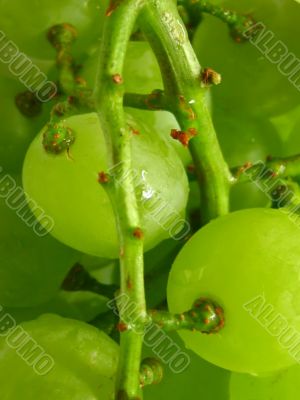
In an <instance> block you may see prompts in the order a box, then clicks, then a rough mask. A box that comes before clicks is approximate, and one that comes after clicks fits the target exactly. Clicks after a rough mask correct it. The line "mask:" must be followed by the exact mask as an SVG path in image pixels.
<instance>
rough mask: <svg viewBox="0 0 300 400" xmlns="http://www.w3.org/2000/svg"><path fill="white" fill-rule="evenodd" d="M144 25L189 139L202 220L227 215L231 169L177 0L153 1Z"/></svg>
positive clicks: (150, 1) (173, 108)
mask: <svg viewBox="0 0 300 400" xmlns="http://www.w3.org/2000/svg"><path fill="white" fill-rule="evenodd" d="M140 25H141V27H142V28H143V29H144V32H145V35H146V37H147V38H148V40H149V42H150V44H151V46H152V48H153V50H154V52H155V53H156V56H157V59H158V62H159V64H160V67H161V71H162V75H163V80H164V85H165V95H166V97H167V98H168V102H169V104H170V108H171V109H172V111H173V113H174V115H175V116H176V118H177V120H178V122H179V124H180V126H181V129H182V131H183V132H185V133H186V135H190V136H195V137H193V138H192V139H191V140H190V141H189V149H190V152H191V155H192V157H193V161H194V164H195V167H196V172H197V176H198V182H199V185H200V187H201V194H202V201H201V205H202V206H201V207H202V219H203V222H208V221H209V220H210V219H212V218H216V217H218V216H219V215H224V214H226V213H227V212H228V208H229V205H228V203H229V200H228V198H229V186H230V181H231V174H230V171H229V169H228V166H227V164H226V162H225V161H224V158H223V155H222V152H221V149H220V146H219V143H218V141H217V136H216V133H215V130H214V126H213V123H212V120H211V116H210V114H209V111H208V108H207V106H206V90H207V88H206V87H204V86H205V85H203V84H202V82H201V76H202V74H201V72H202V70H201V67H200V65H199V62H198V60H197V57H196V55H195V53H194V51H193V48H192V46H191V44H190V42H189V40H188V36H187V32H186V30H185V27H184V25H183V23H182V22H181V19H180V16H179V14H178V11H177V8H176V4H175V3H174V1H173V0H164V1H157V0H149V1H148V2H147V5H146V6H145V7H144V10H143V13H142V20H141V24H140Z"/></svg>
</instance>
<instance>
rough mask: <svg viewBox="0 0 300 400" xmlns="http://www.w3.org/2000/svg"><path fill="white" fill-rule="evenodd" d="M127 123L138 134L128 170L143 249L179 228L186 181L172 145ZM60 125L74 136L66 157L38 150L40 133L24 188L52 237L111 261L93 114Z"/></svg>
mask: <svg viewBox="0 0 300 400" xmlns="http://www.w3.org/2000/svg"><path fill="white" fill-rule="evenodd" d="M127 121H128V125H129V126H130V127H131V128H132V129H134V130H138V131H139V132H140V134H138V135H137V134H133V135H132V146H133V148H132V149H133V152H132V153H133V171H134V174H135V178H136V179H135V181H134V184H135V187H136V191H137V196H138V198H139V202H140V207H141V212H142V227H143V231H144V234H145V248H146V250H147V249H150V248H152V247H154V246H155V245H156V244H157V243H159V242H160V241H162V240H163V239H165V238H168V237H169V236H170V235H174V234H175V231H176V232H177V231H179V230H180V228H181V226H182V224H183V222H184V221H183V218H184V211H185V206H186V202H187V195H188V183H187V178H186V174H185V171H184V168H183V166H182V164H181V162H180V160H179V158H178V157H177V155H176V153H175V151H174V150H173V149H172V147H171V146H168V144H167V143H166V142H165V141H164V140H163V139H162V138H159V137H158V135H157V134H156V132H153V131H150V130H148V128H147V127H146V126H145V125H141V124H139V125H137V124H136V122H135V121H134V120H133V119H131V117H129V116H128V119H127ZM64 124H65V126H66V127H68V128H69V129H71V130H72V131H73V132H74V135H75V143H74V144H73V145H72V146H71V148H70V150H69V153H70V154H69V156H68V154H67V152H63V153H61V154H57V155H54V154H50V153H47V152H46V151H45V150H44V149H43V146H42V141H43V134H44V133H45V131H44V132H43V131H42V132H41V133H40V134H39V135H38V136H37V138H36V139H35V140H34V141H33V143H32V145H31V146H30V148H29V151H28V153H27V156H26V159H25V163H24V169H23V183H24V187H25V190H26V192H27V193H28V194H29V195H30V196H31V197H32V198H34V199H35V200H36V201H37V202H38V203H39V204H40V205H41V206H42V207H43V209H44V210H45V212H46V213H47V214H48V215H50V216H51V217H52V218H53V220H54V221H55V225H54V228H53V230H52V231H51V233H52V234H53V235H54V236H55V237H56V238H57V239H59V240H61V241H62V242H64V243H66V244H68V245H69V246H71V247H74V248H75V249H78V250H80V251H82V252H84V253H87V254H91V255H95V256H99V257H104V258H106V257H107V258H117V257H118V245H117V243H118V241H117V232H116V227H115V222H114V214H113V210H112V207H111V204H110V200H109V197H108V195H107V193H106V190H105V188H104V187H103V186H105V184H104V185H103V184H102V185H101V184H99V183H98V182H97V179H98V173H99V172H101V171H107V169H108V166H107V153H106V144H105V139H104V135H103V131H102V129H101V126H100V124H99V119H98V116H97V114H95V113H91V114H85V115H79V116H74V117H71V118H69V119H67V120H65V121H64ZM45 129H47V128H45ZM175 171H176V172H175ZM113 173H114V171H112V174H113ZM173 193H176V196H174V195H173ZM162 206H164V208H163V209H161V207H162ZM175 224H177V226H176V227H175ZM172 229H173V230H172Z"/></svg>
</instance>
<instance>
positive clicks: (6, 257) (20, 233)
mask: <svg viewBox="0 0 300 400" xmlns="http://www.w3.org/2000/svg"><path fill="white" fill-rule="evenodd" d="M0 215H1V230H0V237H1V238H0V243H1V244H0V304H2V305H4V306H12V307H29V306H33V305H36V304H39V303H43V302H45V301H48V300H49V299H50V298H51V297H53V296H55V295H56V293H57V292H58V290H59V287H60V285H61V283H62V281H63V279H64V277H65V275H66V274H67V272H68V270H69V269H70V268H71V267H72V266H73V264H74V263H75V262H76V261H77V257H78V255H77V253H76V252H75V251H74V250H72V249H70V248H67V247H66V246H64V245H62V244H61V243H59V242H58V241H56V240H55V239H53V238H52V237H51V236H50V235H49V234H47V235H46V236H45V233H46V231H45V229H41V226H39V225H38V224H36V223H35V218H34V216H33V215H32V214H31V212H30V210H29V208H28V206H27V205H26V202H25V198H24V194H23V189H22V188H21V186H20V185H19V184H18V179H17V180H16V181H15V180H14V178H13V177H10V176H8V175H2V176H1V178H0ZM40 215H42V214H40ZM44 220H46V218H44ZM47 220H48V219H47ZM48 221H49V220H48Z"/></svg>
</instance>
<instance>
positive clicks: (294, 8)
mask: <svg viewBox="0 0 300 400" xmlns="http://www.w3.org/2000/svg"><path fill="white" fill-rule="evenodd" d="M215 3H217V4H221V5H223V6H225V7H227V8H229V9H233V10H236V11H238V12H240V13H242V14H251V15H252V16H253V17H254V18H255V20H256V21H258V22H262V23H264V24H265V26H266V31H271V32H273V34H274V38H273V39H272V41H270V43H269V44H268V45H265V47H266V50H265V51H264V52H263V53H262V52H261V51H260V50H259V49H258V48H257V47H256V46H255V45H254V44H252V43H249V42H244V43H240V44H238V43H235V41H234V40H233V39H232V38H231V36H230V35H229V33H228V28H227V26H226V25H225V24H224V23H223V22H221V21H220V20H218V19H217V18H214V17H212V16H207V15H205V17H204V19H203V22H201V24H200V27H199V29H198V31H197V33H196V36H195V39H194V43H193V44H194V47H195V49H196V53H197V55H198V56H199V59H200V61H201V63H202V64H203V65H204V66H209V67H211V68H213V69H215V70H216V71H218V72H219V73H221V75H222V78H223V80H222V84H221V85H220V86H218V87H216V88H214V89H213V98H214V102H215V104H216V105H218V104H219V105H220V104H227V108H228V110H235V112H236V113H239V112H241V111H245V112H247V113H251V114H256V115H262V116H265V115H276V114H281V113H282V112H285V111H287V110H289V109H291V108H292V107H294V106H295V105H297V104H298V103H299V99H300V93H299V90H298V89H297V88H295V87H294V85H293V84H292V83H291V82H290V81H289V79H288V78H289V76H284V75H283V74H282V73H281V72H280V71H279V69H278V62H276V57H275V55H274V54H273V56H274V60H275V62H271V61H270V60H269V59H268V57H267V55H266V52H267V51H269V50H270V49H271V47H272V45H275V43H277V42H278V41H279V40H281V41H282V42H283V43H284V45H285V46H286V47H287V49H288V50H287V51H288V52H289V53H294V54H295V55H296V56H299V53H300V46H299V40H298V36H299V28H298V26H299V25H298V21H299V17H300V7H299V5H297V4H296V3H295V2H293V1H291V0H279V1H275V0H264V1H261V0H252V1H251V2H249V1H248V0H224V1H215ZM265 42H266V40H265ZM265 42H264V43H265ZM274 48H275V47H274ZM271 55H272V53H270V57H271ZM288 60H290V59H288ZM285 64H287V65H288V61H287V62H286V63H285ZM285 64H284V65H285ZM294 68H295V66H294ZM292 69H293V68H291V69H290V71H292Z"/></svg>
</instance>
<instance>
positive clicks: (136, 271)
mask: <svg viewBox="0 0 300 400" xmlns="http://www.w3.org/2000/svg"><path fill="white" fill-rule="evenodd" d="M142 5H143V0H123V1H122V2H117V3H115V5H114V4H113V3H111V7H110V9H109V12H108V13H107V18H106V21H105V24H104V25H105V26H104V35H103V40H102V47H101V51H100V55H99V71H98V81H97V87H96V90H95V98H96V109H97V111H98V115H99V119H100V122H101V124H102V126H103V127H104V132H105V133H106V135H107V138H106V139H107V146H108V149H109V152H108V153H109V154H110V159H109V166H110V167H111V168H114V167H115V166H116V165H118V168H117V172H116V174H115V175H114V176H113V178H112V180H111V182H110V183H107V184H104V185H107V188H108V192H109V193H110V196H111V201H112V205H113V209H114V213H115V217H116V225H117V230H118V237H119V246H120V269H121V293H122V294H125V295H126V296H127V297H128V299H129V301H130V302H131V303H133V304H135V305H137V307H136V309H135V311H134V313H133V314H131V315H129V314H130V312H129V310H126V309H121V310H120V318H121V320H122V319H124V320H128V319H129V318H135V319H136V320H139V321H140V323H141V324H143V322H144V320H146V318H147V313H146V304H145V293H144V271H143V270H144V269H143V233H142V229H141V222H140V217H139V209H138V203H137V198H136V193H135V186H134V179H133V173H132V163H131V144H130V138H131V136H132V135H131V132H130V130H129V128H128V127H127V125H126V121H125V115H124V110H123V97H124V85H123V79H122V73H123V66H124V59H125V54H126V49H127V44H128V42H129V40H130V35H131V32H132V31H133V28H134V24H135V20H136V17H137V15H138V12H139V10H140V8H141V6H142ZM119 182H121V183H120V184H119ZM110 187H111V188H110ZM142 341H143V338H142V335H139V334H138V333H136V332H134V331H125V332H122V333H121V349H120V361H119V372H118V377H117V390H116V399H137V398H141V389H140V382H139V371H140V359H141V352H142Z"/></svg>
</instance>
